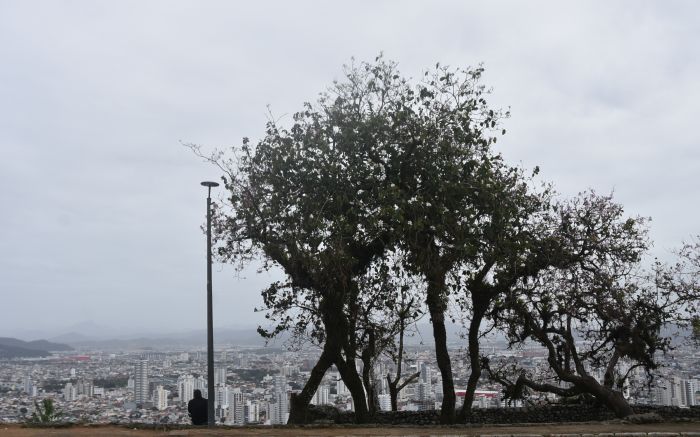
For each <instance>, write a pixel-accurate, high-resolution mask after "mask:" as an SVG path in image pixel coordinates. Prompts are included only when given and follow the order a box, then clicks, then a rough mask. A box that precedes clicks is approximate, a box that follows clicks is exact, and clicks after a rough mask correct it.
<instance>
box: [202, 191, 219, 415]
mask: <svg viewBox="0 0 700 437" xmlns="http://www.w3.org/2000/svg"><path fill="white" fill-rule="evenodd" d="M202 185H203V186H205V187H207V189H208V191H207V425H208V426H209V427H213V426H214V425H215V419H214V396H215V395H214V321H213V317H212V313H213V312H212V298H211V189H212V187H218V186H219V184H218V183H216V182H202Z"/></svg>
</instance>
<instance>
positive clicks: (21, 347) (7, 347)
mask: <svg viewBox="0 0 700 437" xmlns="http://www.w3.org/2000/svg"><path fill="white" fill-rule="evenodd" d="M70 350H73V348H72V347H70V346H68V345H65V344H61V343H52V342H49V341H46V340H34V341H23V340H19V339H16V338H12V337H0V358H38V357H46V356H49V355H51V354H50V352H49V351H70Z"/></svg>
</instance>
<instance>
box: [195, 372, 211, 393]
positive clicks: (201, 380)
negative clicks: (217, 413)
mask: <svg viewBox="0 0 700 437" xmlns="http://www.w3.org/2000/svg"><path fill="white" fill-rule="evenodd" d="M207 388H208V385H207V378H205V377H203V376H198V377H197V378H196V379H195V380H194V389H195V390H201V391H202V394H205V393H206V392H207Z"/></svg>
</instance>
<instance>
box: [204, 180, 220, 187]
mask: <svg viewBox="0 0 700 437" xmlns="http://www.w3.org/2000/svg"><path fill="white" fill-rule="evenodd" d="M202 185H203V186H205V187H209V188H211V187H218V186H219V183H218V182H209V181H204V182H202Z"/></svg>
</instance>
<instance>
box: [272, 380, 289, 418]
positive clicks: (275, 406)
mask: <svg viewBox="0 0 700 437" xmlns="http://www.w3.org/2000/svg"><path fill="white" fill-rule="evenodd" d="M287 396H288V395H287V378H286V377H285V376H284V375H277V376H275V377H274V391H273V399H274V401H275V402H271V403H270V406H269V407H268V414H269V415H270V423H272V424H273V425H280V424H285V423H287V419H288V418H289V399H288V397H287Z"/></svg>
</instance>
